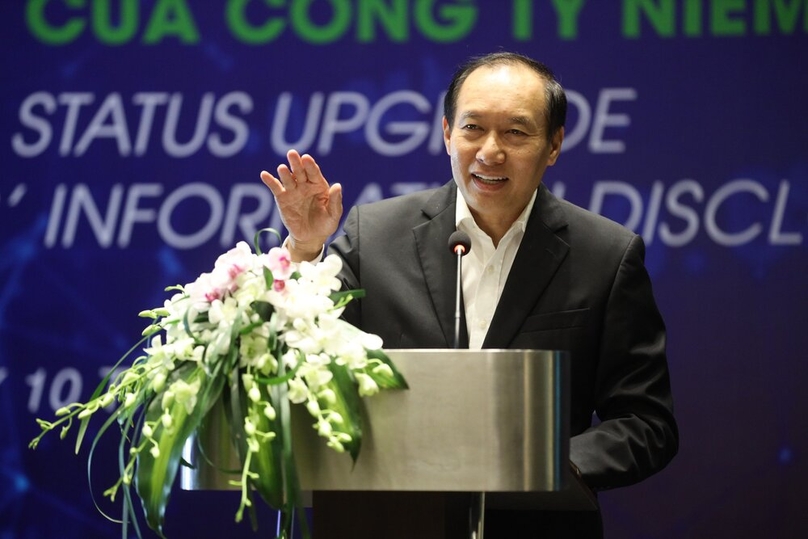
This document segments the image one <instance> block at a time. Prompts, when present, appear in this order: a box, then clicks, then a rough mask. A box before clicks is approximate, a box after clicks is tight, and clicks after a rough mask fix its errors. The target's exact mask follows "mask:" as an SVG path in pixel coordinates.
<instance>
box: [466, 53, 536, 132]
mask: <svg viewBox="0 0 808 539" xmlns="http://www.w3.org/2000/svg"><path fill="white" fill-rule="evenodd" d="M545 100H546V97H545V92H544V79H542V77H541V76H540V75H539V74H538V73H536V72H535V71H533V70H532V69H530V68H529V67H527V66H523V65H519V64H515V65H511V64H502V65H494V66H482V67H478V68H477V69H475V70H474V71H472V72H471V73H469V75H468V77H467V78H466V80H465V81H464V82H463V84H462V86H461V87H460V91H459V92H458V95H457V113H458V115H459V116H463V115H469V114H473V115H475V116H478V115H484V114H496V113H504V114H510V115H515V116H531V117H534V118H536V119H537V120H538V119H540V118H543V117H544V113H545Z"/></svg>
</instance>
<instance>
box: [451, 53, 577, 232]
mask: <svg viewBox="0 0 808 539" xmlns="http://www.w3.org/2000/svg"><path fill="white" fill-rule="evenodd" d="M546 107H547V103H546V97H545V92H544V80H543V79H542V78H541V77H540V76H539V75H538V74H537V73H535V72H533V71H532V70H531V69H530V68H528V67H525V66H521V65H499V66H492V67H481V68H478V69H476V70H475V71H473V72H471V73H470V74H469V76H468V78H467V79H466V81H465V82H464V83H463V85H462V87H461V88H460V92H459V94H458V97H457V108H456V113H455V121H454V125H448V123H447V121H446V118H444V119H443V138H444V143H445V144H446V151H447V153H448V154H449V156H450V158H451V163H452V175H453V177H454V180H455V182H456V183H457V186H458V188H459V190H460V193H461V195H462V196H463V198H464V199H465V200H466V203H467V204H468V206H469V208H470V209H471V213H472V215H473V216H474V220H475V221H476V222H477V224H478V226H480V228H482V229H483V230H484V231H485V232H487V233H488V234H489V235H490V236H491V237H492V238H494V240H495V241H498V240H499V238H500V237H501V236H502V235H503V234H504V233H505V231H507V229H508V228H509V227H510V226H511V224H513V222H514V221H515V220H516V219H517V218H518V217H519V214H520V213H522V210H524V208H525V206H527V203H528V202H529V201H530V198H531V197H532V196H533V192H534V191H536V189H537V188H538V187H539V183H541V180H542V177H543V176H544V171H545V169H546V168H547V167H548V166H550V165H553V164H554V163H555V161H556V159H557V158H558V154H559V152H560V151H561V142H562V141H563V139H564V130H563V129H560V130H559V132H558V133H557V134H556V135H555V136H554V137H553V140H551V141H548V140H547V122H546V115H545V112H546Z"/></svg>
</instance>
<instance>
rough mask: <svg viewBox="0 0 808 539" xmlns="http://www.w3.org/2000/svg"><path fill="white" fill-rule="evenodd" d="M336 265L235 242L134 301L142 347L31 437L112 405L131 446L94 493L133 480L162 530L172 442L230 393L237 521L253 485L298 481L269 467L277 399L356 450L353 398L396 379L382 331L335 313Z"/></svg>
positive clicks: (279, 429)
mask: <svg viewBox="0 0 808 539" xmlns="http://www.w3.org/2000/svg"><path fill="white" fill-rule="evenodd" d="M341 269H342V262H341V260H340V259H339V258H338V257H336V256H328V257H326V258H325V259H324V260H323V261H321V262H320V263H318V264H309V263H302V264H300V265H299V266H298V265H295V264H293V263H292V260H291V256H290V254H289V252H288V251H287V250H286V249H284V248H278V247H276V248H273V249H271V250H270V251H269V252H268V253H266V254H255V253H253V252H252V251H251V250H250V248H249V246H248V245H247V244H246V243H245V242H239V243H238V244H237V245H236V246H235V247H234V248H233V249H230V250H229V251H227V252H226V253H224V254H222V255H221V256H219V257H218V258H217V259H216V262H215V264H214V267H213V269H212V270H211V271H210V272H208V273H202V274H201V275H200V276H199V277H198V278H197V279H196V280H194V281H193V282H191V283H188V284H186V285H184V286H174V287H170V288H169V289H167V290H172V291H173V295H172V296H171V298H170V299H168V300H166V301H165V302H164V303H163V305H162V307H159V308H155V309H151V310H147V311H143V312H142V313H141V316H143V317H145V318H149V319H151V320H152V322H151V323H150V325H149V326H148V327H147V328H146V329H145V330H144V332H143V334H144V335H145V337H144V339H149V343H148V345H147V346H146V347H145V348H144V349H143V355H142V356H140V357H138V358H137V359H136V360H135V361H134V363H133V364H132V366H131V367H130V368H128V369H125V370H124V371H123V372H122V373H121V374H120V375H118V376H116V377H115V378H114V379H111V380H110V381H109V384H108V385H107V387H106V391H100V390H99V391H98V392H97V393H96V395H97V396H96V397H94V398H93V399H92V400H91V401H90V402H88V403H85V404H82V403H74V404H72V405H69V406H66V407H63V408H61V409H60V410H59V412H58V416H59V419H58V420H56V421H54V422H48V421H42V420H40V426H41V427H42V433H41V434H40V436H38V437H37V438H35V439H34V440H33V441H32V442H31V445H32V446H36V444H37V443H38V441H39V439H40V438H41V437H42V436H43V435H44V433H45V432H48V431H50V430H52V429H54V428H56V427H57V426H61V428H62V432H63V433H65V432H66V429H67V428H69V426H70V422H71V421H72V420H73V418H76V419H78V420H80V421H82V422H86V421H88V420H89V419H90V418H91V416H92V415H93V414H94V413H95V412H96V411H98V410H99V409H103V408H104V407H108V406H111V405H114V404H115V403H116V402H117V403H119V404H118V408H117V409H116V410H115V411H114V412H113V413H114V414H116V415H117V419H118V422H119V423H120V424H121V425H127V427H126V429H131V428H132V426H134V425H139V427H135V428H139V431H137V432H136V436H131V435H130V434H124V436H125V438H126V439H129V440H131V444H132V445H131V447H130V449H129V452H128V454H129V459H128V460H127V461H126V462H125V463H124V464H122V465H121V470H120V471H121V475H120V479H119V481H118V482H117V483H116V484H115V485H113V487H111V488H110V489H108V490H107V491H106V493H105V494H106V495H108V496H109V497H111V498H114V496H115V494H116V492H117V491H118V489H119V488H121V487H124V488H129V487H130V485H134V486H136V488H137V489H138V494H140V496H141V499H142V501H143V509H144V512H145V513H146V518H147V521H148V524H149V526H150V527H152V528H153V529H155V530H156V531H158V533H159V534H160V535H162V524H163V520H162V519H163V515H164V513H165V505H166V504H167V502H168V493H169V492H170V490H171V488H170V486H171V484H172V483H173V481H174V477H175V474H176V467H177V465H178V462H179V459H180V458H181V449H182V446H183V445H184V443H185V441H186V438H187V436H189V434H190V433H192V432H193V431H194V430H195V429H196V428H198V427H199V425H200V424H201V422H203V421H204V420H205V414H207V412H208V410H210V409H211V408H212V406H213V404H214V403H215V402H217V401H218V400H219V399H220V398H222V395H224V394H225V393H229V398H232V399H237V402H239V403H240V404H239V406H236V407H233V409H232V410H231V411H232V412H233V414H234V417H233V423H232V425H234V427H233V428H236V429H240V432H239V436H237V437H236V440H238V443H239V444H240V445H239V447H240V457H241V464H242V470H241V478H240V480H239V481H237V482H236V484H238V485H239V486H240V487H241V489H242V497H241V505H240V507H239V509H238V512H237V513H236V518H237V520H240V519H241V517H242V514H243V511H244V509H245V508H246V507H248V506H250V505H252V502H251V500H250V496H251V492H252V491H253V490H256V491H258V492H259V493H260V495H261V496H262V497H264V499H265V500H266V501H267V502H268V503H270V504H272V503H275V504H276V505H277V504H280V503H282V502H283V500H284V499H285V500H295V499H298V498H297V494H296V493H297V491H298V489H299V486H298V485H296V484H290V483H289V482H288V480H286V479H280V480H279V479H278V478H283V477H284V476H285V473H281V471H280V470H277V469H275V470H274V471H271V472H268V470H269V469H270V468H273V467H274V466H276V464H275V463H276V462H277V459H275V458H274V457H273V454H272V451H275V449H274V448H275V447H276V445H277V447H284V443H281V444H279V445H278V444H274V443H272V441H273V440H275V439H276V438H278V437H285V436H290V435H291V431H290V430H289V425H288V413H284V412H283V410H285V409H287V408H288V404H287V403H285V402H283V401H282V400H281V399H286V400H287V401H288V402H289V403H292V404H302V405H304V406H305V408H306V410H307V411H308V413H309V414H310V415H311V416H312V418H313V424H312V426H313V428H314V429H315V430H316V432H318V434H319V435H320V436H322V437H323V438H325V439H326V444H327V445H328V447H331V448H333V449H334V450H335V451H339V452H348V453H350V455H351V457H352V458H353V459H354V460H355V459H356V458H357V456H358V452H359V447H360V442H361V432H362V430H361V427H360V424H359V423H360V421H361V416H360V414H359V413H358V411H357V401H358V399H359V397H360V396H366V395H372V394H375V393H377V392H378V391H379V390H380V389H382V388H396V387H406V382H404V379H403V378H402V377H401V376H400V375H399V374H398V373H397V372H396V371H395V369H394V368H393V366H392V364H391V363H390V362H389V359H387V357H386V356H385V355H384V354H383V352H382V351H381V347H382V341H381V339H380V338H379V337H377V336H375V335H370V334H367V333H364V332H362V331H360V330H359V329H357V328H355V327H354V326H351V325H350V324H348V323H347V322H345V321H344V320H342V319H341V318H340V316H341V314H342V311H343V309H344V305H345V304H346V303H347V302H348V301H350V300H351V299H353V297H354V296H352V295H350V293H340V292H339V290H340V288H341V283H340V280H339V279H338V277H337V276H338V275H339V272H340V270H341ZM346 294H348V295H346ZM334 298H336V299H334ZM279 405H280V406H281V407H279ZM138 413H141V414H142V416H140V420H139V421H136V418H137V415H136V414H138ZM285 422H286V423H285ZM122 432H124V433H127V432H129V430H122ZM287 441H288V440H287ZM282 456H283V458H284V459H288V458H290V456H289V455H287V454H285V453H282ZM135 479H137V480H135ZM279 489H280V492H279ZM125 498H126V500H128V502H126V503H130V504H131V497H129V496H125ZM129 510H130V511H131V507H130V509H129ZM284 510H285V509H284ZM289 522H291V520H289ZM124 535H125V534H124Z"/></svg>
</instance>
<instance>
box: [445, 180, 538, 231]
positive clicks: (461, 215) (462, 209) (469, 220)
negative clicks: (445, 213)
mask: <svg viewBox="0 0 808 539" xmlns="http://www.w3.org/2000/svg"><path fill="white" fill-rule="evenodd" d="M538 192H539V190H538V189H536V190H535V191H533V196H532V197H530V202H528V203H527V206H525V209H524V210H522V213H520V214H519V217H517V218H516V221H514V222H513V224H512V225H511V228H510V229H508V230H509V231H510V230H513V229H516V230H518V231H519V232H524V231H525V228H526V227H527V219H528V217H529V216H530V212H531V211H533V205H534V204H535V203H536V195H537V194H538ZM455 227H456V228H457V229H458V230H465V231H466V232H470V231H471V230H474V229H477V230H480V227H479V226H477V222H476V221H474V216H472V215H471V210H470V209H469V206H468V204H466V199H464V198H463V195H462V194H461V193H460V190H458V191H457V204H456V206H455Z"/></svg>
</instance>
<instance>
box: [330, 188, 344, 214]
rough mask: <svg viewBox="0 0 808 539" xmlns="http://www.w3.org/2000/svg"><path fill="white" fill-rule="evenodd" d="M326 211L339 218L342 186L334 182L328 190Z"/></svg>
mask: <svg viewBox="0 0 808 539" xmlns="http://www.w3.org/2000/svg"><path fill="white" fill-rule="evenodd" d="M328 195H329V196H328V213H329V214H330V215H331V216H333V217H336V218H337V219H339V218H340V217H342V186H341V185H340V184H338V183H335V184H334V185H332V186H331V189H329V190H328Z"/></svg>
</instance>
